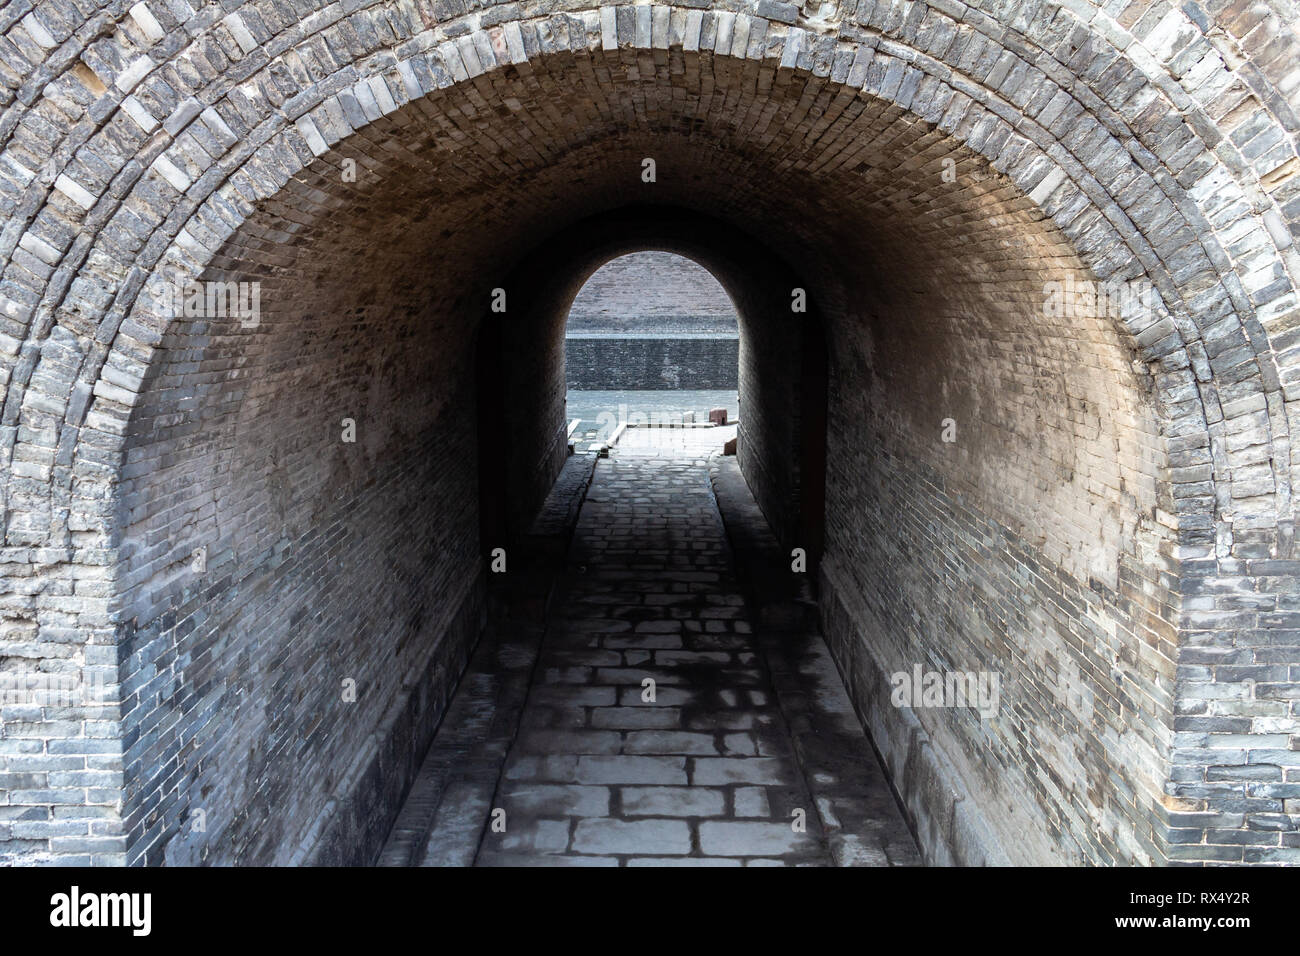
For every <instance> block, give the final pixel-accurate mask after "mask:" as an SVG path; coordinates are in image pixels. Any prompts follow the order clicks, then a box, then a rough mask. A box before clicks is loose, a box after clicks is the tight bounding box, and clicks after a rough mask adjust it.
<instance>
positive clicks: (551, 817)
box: [382, 427, 919, 866]
mask: <svg viewBox="0 0 1300 956" xmlns="http://www.w3.org/2000/svg"><path fill="white" fill-rule="evenodd" d="M733 434H734V427H728V428H725V429H722V428H719V429H672V430H668V429H663V430H661V429H630V430H629V431H628V432H627V433H626V434H625V436H624V438H623V440H622V442H621V443H620V445H619V446H617V447H616V448H615V449H614V451H613V453H612V456H611V458H610V459H609V460H608V461H601V462H599V463H598V464H597V466H596V470H595V475H594V478H593V480H592V483H591V486H590V488H589V490H588V491H587V495H586V499H585V501H584V502H583V504H582V507H581V510H580V512H579V514H578V519H577V526H576V530H575V533H574V536H573V541H572V545H571V547H570V550H569V554H568V561H567V564H566V566H565V568H564V571H563V574H562V575H561V577H560V580H559V582H558V586H557V588H556V590H555V593H554V594H553V595H552V597H551V600H550V602H549V611H548V612H547V614H546V618H545V630H544V636H542V637H541V638H540V648H539V650H538V653H537V654H536V658H537V659H536V665H535V667H534V669H533V671H532V682H531V686H530V687H529V688H528V691H527V697H526V701H525V702H524V703H523V704H522V710H521V711H520V710H519V708H518V705H517V704H516V705H515V713H516V714H517V729H516V731H515V737H514V740H513V743H512V745H510V746H509V749H508V753H506V754H505V756H504V763H503V765H501V766H500V774H499V778H498V780H497V783H496V791H495V794H492V795H491V796H490V798H489V791H488V783H487V778H488V777H489V776H491V773H490V770H489V769H488V768H489V766H490V764H491V759H492V757H493V755H494V754H495V755H500V753H501V752H502V750H503V749H504V740H503V738H502V731H501V727H502V726H503V725H509V724H511V723H512V721H513V720H514V718H513V717H511V716H509V715H508V714H507V715H505V716H504V719H502V718H503V714H502V713H501V712H500V709H499V708H498V709H497V710H494V709H493V707H494V706H495V705H492V704H484V703H483V701H482V698H483V697H484V695H487V696H489V697H492V696H494V695H495V697H494V699H497V698H500V697H501V693H500V688H501V687H503V686H511V687H514V688H516V691H515V693H516V694H517V688H518V686H519V681H520V679H521V677H522V674H521V669H520V668H521V666H524V665H527V664H528V663H531V661H532V658H533V656H534V655H533V654H531V653H528V652H526V651H524V650H521V648H520V645H519V643H518V638H514V639H512V640H511V641H507V642H505V644H503V645H502V646H504V647H507V648H508V651H507V653H505V654H504V655H500V654H498V656H499V657H501V659H502V661H504V662H507V663H508V664H513V668H511V667H509V666H503V667H499V668H498V669H499V670H501V671H502V672H504V673H506V674H507V676H505V677H502V676H494V675H492V674H490V673H487V672H490V671H491V670H492V666H491V664H490V662H489V663H487V664H486V665H485V664H484V663H483V662H484V661H489V659H490V658H491V657H492V656H493V654H494V653H497V652H496V651H493V650H491V649H489V650H487V651H482V650H481V651H480V653H479V654H478V655H476V660H478V661H479V662H480V670H479V671H477V672H475V673H474V674H472V675H470V680H468V681H463V682H462V684H463V685H465V686H466V691H465V693H466V695H467V696H468V697H469V698H471V699H473V698H474V697H475V696H476V695H477V696H478V697H479V698H480V701H479V703H478V704H477V705H476V704H473V703H471V704H462V702H461V701H460V700H459V698H460V696H461V694H460V693H459V692H458V695H457V697H458V700H457V701H456V702H454V703H453V707H452V713H449V717H448V720H446V721H444V724H445V725H446V726H444V728H442V729H440V731H439V735H438V739H437V740H436V741H435V744H434V748H433V753H431V757H430V761H431V762H430V763H427V765H426V767H427V770H428V772H427V773H425V772H422V775H421V781H423V783H424V786H423V787H421V783H420V782H417V786H416V788H415V789H414V790H413V794H414V795H415V799H416V801H417V803H419V802H420V801H423V803H422V804H421V807H417V808H416V809H415V810H413V811H412V812H404V814H403V820H399V825H398V828H397V829H395V831H394V839H393V840H390V847H389V849H388V850H386V852H385V858H384V860H383V861H382V862H386V863H391V864H400V863H415V862H422V863H425V864H434V865H437V864H453V863H459V864H464V863H468V862H469V861H470V860H471V859H472V860H473V861H474V862H475V863H476V864H477V865H480V866H500V865H507V866H510V865H522V866H532V865H543V866H545V865H570V866H571V865H579V866H584V865H605V866H617V865H627V866H643V865H701V866H741V865H748V866H771V865H791V864H796V865H798V864H802V865H833V864H835V863H855V864H864V863H874V864H883V865H888V864H900V863H901V864H913V863H916V862H918V860H919V858H918V856H917V854H916V850H915V846H914V844H913V842H912V839H911V835H910V834H909V833H908V832H907V829H906V826H905V824H904V823H903V820H902V817H901V815H900V814H899V811H898V809H897V806H896V805H895V804H894V803H893V800H892V796H891V794H890V793H889V790H888V787H887V785H886V784H885V783H884V779H883V776H882V775H881V774H880V771H879V767H878V766H873V767H870V768H867V769H868V771H869V773H868V776H866V777H864V776H862V775H861V774H856V775H854V774H850V775H849V777H848V778H846V779H852V780H853V781H855V782H856V783H857V784H858V785H861V784H862V781H864V780H866V781H868V783H869V785H870V787H871V788H872V791H873V792H872V793H871V794H870V797H871V799H872V803H871V804H870V806H871V807H872V810H871V812H872V814H873V815H875V816H876V817H878V818H879V819H874V820H872V821H867V824H869V825H867V826H864V827H861V828H859V829H860V830H861V832H862V833H865V834H868V836H867V838H866V839H867V840H868V842H870V843H871V844H872V845H871V846H869V847H867V846H863V845H862V837H861V834H858V835H855V837H854V840H855V841H856V842H855V844H854V845H855V847H856V849H855V851H854V852H853V853H848V854H845V853H843V852H839V851H838V849H837V848H842V847H843V845H844V841H843V840H842V839H838V840H837V839H829V840H828V832H827V830H828V827H829V829H830V830H831V831H833V832H832V833H831V836H832V837H835V831H838V830H839V829H841V828H842V824H841V823H840V821H839V820H838V819H836V818H835V816H834V814H833V813H832V814H831V816H830V817H829V818H828V819H826V820H824V819H823V817H824V815H826V813H827V811H828V808H831V807H832V806H833V804H832V802H829V801H828V800H827V799H825V798H824V797H823V795H822V794H820V793H817V792H814V791H812V790H810V788H809V785H810V782H811V783H812V784H813V786H814V787H818V786H820V784H818V782H817V781H819V780H828V779H832V778H834V777H835V776H836V774H837V773H838V772H839V771H840V770H841V769H843V768H833V767H825V768H819V767H810V766H808V765H807V760H806V759H801V756H800V755H803V756H806V755H807V754H809V753H812V754H816V753H818V752H819V751H818V749H817V748H816V747H813V748H807V747H801V748H796V746H795V737H794V735H792V733H791V726H790V717H791V713H790V709H789V706H783V702H782V701H780V700H778V697H777V693H776V692H775V688H774V682H773V675H772V672H771V671H770V670H769V667H768V664H767V655H765V653H764V652H763V650H762V649H761V646H760V643H759V642H758V640H757V639H756V636H755V635H754V634H753V632H752V627H751V620H750V616H749V614H748V613H747V609H746V600H745V597H744V589H743V588H742V585H741V582H740V581H739V580H738V579H737V576H736V570H735V563H734V561H733V560H732V555H731V549H730V547H729V545H728V541H727V535H726V530H725V528H724V525H723V522H722V520H721V517H720V515H719V512H718V507H717V504H716V502H715V499H714V493H713V485H712V482H711V476H710V470H709V460H708V458H709V455H711V454H713V453H715V452H716V450H718V449H720V448H721V444H722V442H723V441H724V440H725V439H726V438H729V437H731V436H732V435H733ZM732 464H733V465H734V462H733V463H732ZM737 474H738V472H737ZM741 487H743V482H742V484H741ZM733 493H734V488H732V489H731V491H730V492H729V497H730V496H731V495H732V494H733ZM486 640H487V639H486V638H485V641H486ZM493 640H496V641H500V640H501V638H500V637H499V636H494V637H493ZM494 646H495V645H494ZM484 668H485V669H486V671H487V672H485V671H484ZM783 670H784V668H783ZM840 693H841V694H842V689H841V690H840ZM806 696H815V695H802V694H798V693H796V694H794V695H792V698H791V699H792V700H794V701H796V703H799V702H800V701H803V703H802V704H800V706H804V707H806V706H807V703H806V701H805V699H804V698H805V697H806ZM785 703H786V704H788V703H789V702H785ZM458 705H460V707H461V711H460V712H457V706H458ZM507 710H509V708H507ZM468 712H473V713H474V714H477V716H476V717H468V716H467V713H468ZM457 713H459V714H460V716H459V717H457V716H456V715H457ZM794 718H795V720H797V721H798V722H799V723H800V724H801V725H807V726H814V727H815V726H816V721H815V720H814V721H813V722H812V723H811V724H810V722H809V720H808V719H807V718H805V717H803V716H801V715H800V714H798V713H796V714H795V715H794ZM467 723H468V724H472V725H474V726H477V727H479V728H483V727H486V726H488V725H489V724H492V723H495V724H496V725H497V726H498V730H497V732H496V735H495V736H492V737H491V739H488V738H487V737H483V740H482V742H481V743H480V744H476V745H468V746H467V745H465V744H464V743H463V740H464V738H465V736H466V733H465V726H466V724H467ZM470 736H474V734H473V733H471V734H470ZM480 736H482V735H481V734H480ZM859 736H860V730H859ZM448 741H452V742H453V743H450V744H449V743H448ZM457 742H459V743H457ZM863 747H864V749H863V751H862V753H865V755H866V757H865V759H866V761H868V762H872V761H874V757H873V755H872V754H871V753H870V750H869V748H868V747H866V746H865V744H864V745H863ZM797 750H798V752H799V754H800V755H797ZM449 755H450V757H449ZM457 755H459V759H460V762H461V763H462V764H463V766H462V767H461V768H460V769H457V768H456V766H455V764H456V757H457ZM854 759H855V760H856V759H857V757H856V756H855V758H854ZM823 771H824V772H823ZM449 774H450V776H451V777H452V778H454V779H453V780H452V781H451V783H448V782H447V778H448V775H449ZM430 775H435V776H437V775H441V776H440V779H442V781H443V784H442V791H443V792H444V793H445V794H446V795H447V798H446V799H444V801H443V802H444V805H445V806H444V809H443V810H442V811H441V812H440V813H439V814H438V816H439V817H440V820H438V821H435V820H433V813H432V811H431V810H430V807H429V804H430V799H431V798H430V796H429V793H430V785H429V784H428V780H429V779H430ZM421 827H431V828H432V829H431V831H430V832H429V833H427V834H421V833H420V832H418V831H419V830H420V828H421ZM395 844H399V846H396V847H395ZM417 845H418V846H419V847H420V849H418V850H415V851H412V849H411V847H415V846H417ZM402 847H405V849H403V848H402Z"/></svg>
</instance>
